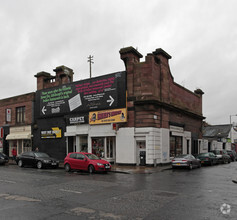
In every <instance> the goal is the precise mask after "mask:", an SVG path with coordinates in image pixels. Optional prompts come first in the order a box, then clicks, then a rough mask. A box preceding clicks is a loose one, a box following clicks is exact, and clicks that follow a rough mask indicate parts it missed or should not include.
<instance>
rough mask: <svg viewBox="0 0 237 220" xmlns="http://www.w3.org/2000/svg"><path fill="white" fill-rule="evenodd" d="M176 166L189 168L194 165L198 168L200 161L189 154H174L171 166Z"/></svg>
mask: <svg viewBox="0 0 237 220" xmlns="http://www.w3.org/2000/svg"><path fill="white" fill-rule="evenodd" d="M176 167H187V168H189V169H190V170H191V169H193V168H194V167H198V168H200V167H201V161H200V160H199V159H197V158H195V157H194V156H193V155H191V154H183V155H179V156H176V157H175V158H174V159H173V160H172V168H176Z"/></svg>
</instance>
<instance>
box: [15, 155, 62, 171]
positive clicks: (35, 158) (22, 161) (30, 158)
mask: <svg viewBox="0 0 237 220" xmlns="http://www.w3.org/2000/svg"><path fill="white" fill-rule="evenodd" d="M16 163H17V164H18V166H19V167H23V166H33V167H37V168H38V169H41V168H46V167H52V168H58V165H59V161H58V160H57V159H55V158H52V157H50V156H49V155H48V154H46V153H43V152H36V151H29V152H24V153H22V154H20V155H19V156H17V157H16Z"/></svg>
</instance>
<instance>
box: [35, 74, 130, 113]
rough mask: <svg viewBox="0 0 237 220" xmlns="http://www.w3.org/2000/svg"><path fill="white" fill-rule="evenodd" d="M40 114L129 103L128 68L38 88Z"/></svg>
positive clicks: (105, 107) (37, 98)
mask: <svg viewBox="0 0 237 220" xmlns="http://www.w3.org/2000/svg"><path fill="white" fill-rule="evenodd" d="M36 100H37V101H36V103H39V106H37V109H39V111H40V112H39V116H50V115H52V114H60V113H76V112H89V111H92V110H94V111H96V110H102V109H115V108H125V107H126V72H117V73H113V74H108V75H103V76H101V77H96V78H91V79H87V80H81V81H77V82H73V83H68V84H64V85H62V86H59V87H53V88H49V89H44V90H40V91H37V92H36Z"/></svg>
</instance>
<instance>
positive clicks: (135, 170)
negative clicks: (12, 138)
mask: <svg viewBox="0 0 237 220" xmlns="http://www.w3.org/2000/svg"><path fill="white" fill-rule="evenodd" d="M8 164H9V165H17V164H16V162H15V161H14V160H12V159H10V160H9V162H8ZM59 168H60V169H64V165H63V162H60V163H59ZM169 169H171V165H170V164H164V165H157V166H156V167H154V166H134V165H117V164H112V168H111V172H114V173H124V174H152V173H157V172H162V171H164V170H169Z"/></svg>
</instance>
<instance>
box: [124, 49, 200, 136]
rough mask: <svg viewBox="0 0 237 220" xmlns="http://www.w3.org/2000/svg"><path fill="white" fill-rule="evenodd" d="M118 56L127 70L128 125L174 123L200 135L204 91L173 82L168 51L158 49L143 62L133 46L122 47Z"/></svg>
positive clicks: (153, 125)
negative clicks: (193, 90) (193, 89)
mask: <svg viewBox="0 0 237 220" xmlns="http://www.w3.org/2000/svg"><path fill="white" fill-rule="evenodd" d="M120 55H121V59H122V60H123V61H124V63H125V67H126V71H127V93H128V124H127V126H128V127H132V126H134V127H158V128H169V125H170V123H177V124H182V125H185V129H187V131H191V132H195V133H198V134H200V135H201V133H200V131H201V129H200V128H201V126H202V120H203V116H202V94H203V92H202V91H201V90H198V92H191V91H189V90H188V89H186V88H184V87H182V86H180V85H178V84H177V83H175V82H174V78H173V76H172V74H171V72H170V67H169V63H168V61H169V59H171V56H170V55H169V54H168V53H166V52H165V51H164V50H162V49H157V50H156V51H154V52H153V53H150V54H147V56H146V57H145V61H144V62H140V58H142V55H141V54H140V53H139V52H138V51H137V50H135V49H134V48H133V47H127V48H123V49H121V50H120Z"/></svg>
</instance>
